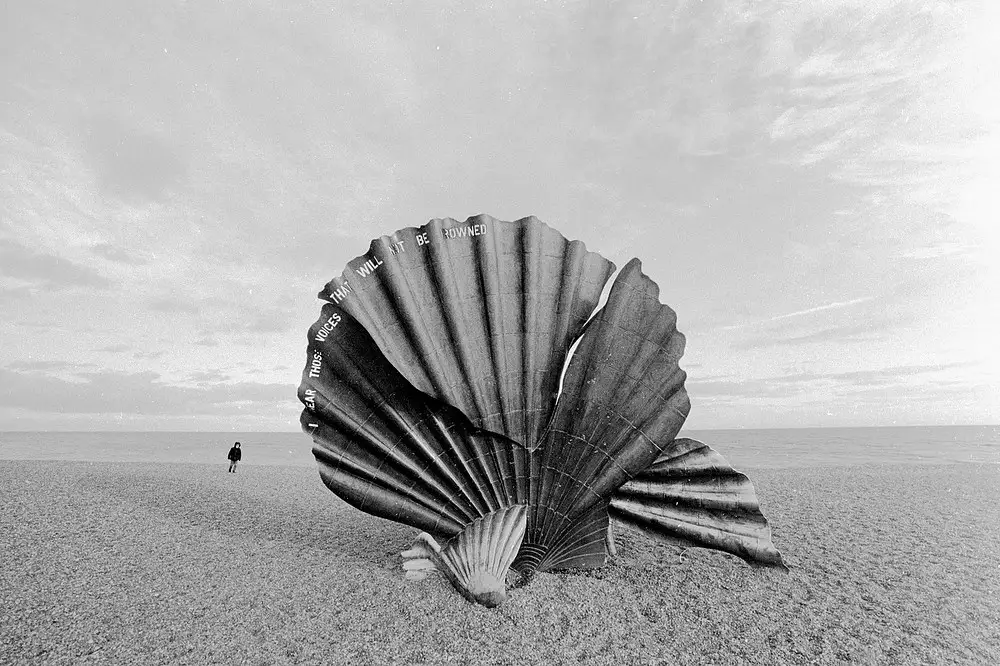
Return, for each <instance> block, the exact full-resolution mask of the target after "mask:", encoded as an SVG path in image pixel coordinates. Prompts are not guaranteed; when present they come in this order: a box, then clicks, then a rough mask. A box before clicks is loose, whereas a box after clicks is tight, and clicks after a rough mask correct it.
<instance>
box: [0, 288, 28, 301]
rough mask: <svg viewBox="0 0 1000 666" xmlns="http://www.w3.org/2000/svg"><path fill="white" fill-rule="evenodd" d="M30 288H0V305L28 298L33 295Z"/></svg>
mask: <svg viewBox="0 0 1000 666" xmlns="http://www.w3.org/2000/svg"><path fill="white" fill-rule="evenodd" d="M33 291H34V290H33V289H32V288H31V287H26V286H21V287H13V288H11V289H7V288H0V303H13V302H14V301H20V300H23V299H25V298H28V297H29V296H31V295H32V294H33Z"/></svg>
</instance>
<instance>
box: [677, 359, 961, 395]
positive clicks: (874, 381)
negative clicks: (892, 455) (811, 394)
mask: <svg viewBox="0 0 1000 666" xmlns="http://www.w3.org/2000/svg"><path fill="white" fill-rule="evenodd" d="M969 365H971V364H970V363H965V362H962V363H942V364H936V365H904V366H895V367H889V368H880V369H876V370H852V371H846V372H827V373H809V372H804V373H797V374H790V375H780V376H777V377H765V378H752V379H745V380H735V379H734V380H713V379H706V380H697V379H688V381H687V382H686V386H687V388H688V392H689V393H691V395H692V396H696V397H698V398H750V399H752V398H757V397H772V398H774V397H790V396H798V397H802V396H804V395H805V394H806V392H808V391H812V390H815V389H819V388H824V387H829V388H837V389H848V388H865V387H885V386H891V385H896V384H901V383H904V382H905V380H907V379H909V378H911V377H917V376H921V375H930V374H934V373H938V372H943V371H946V370H952V369H957V368H964V367H968V366H969ZM946 384H947V385H948V386H949V387H951V388H950V389H949V390H953V391H963V390H965V391H967V390H969V384H968V383H965V382H960V381H955V380H946V379H941V380H938V379H935V380H933V381H927V382H926V383H925V384H923V385H920V386H915V385H912V384H911V385H909V386H908V387H907V390H906V396H909V395H911V394H912V395H922V394H923V393H924V392H925V391H932V390H936V389H937V388H938V387H940V386H943V385H946ZM899 397H904V396H903V394H900V396H899Z"/></svg>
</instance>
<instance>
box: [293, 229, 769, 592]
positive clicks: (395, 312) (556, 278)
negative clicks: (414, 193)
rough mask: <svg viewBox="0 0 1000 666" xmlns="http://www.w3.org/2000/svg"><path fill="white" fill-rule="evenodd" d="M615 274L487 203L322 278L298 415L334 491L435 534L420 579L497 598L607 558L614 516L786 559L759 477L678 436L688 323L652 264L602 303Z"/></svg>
mask: <svg viewBox="0 0 1000 666" xmlns="http://www.w3.org/2000/svg"><path fill="white" fill-rule="evenodd" d="M614 271H615V266H614V265H613V264H612V263H611V262H610V261H608V260H606V259H604V258H603V257H601V256H600V255H598V254H596V253H593V252H589V251H587V249H586V248H585V247H584V245H583V243H581V242H579V241H569V240H566V239H565V238H564V237H563V236H562V235H561V234H560V233H559V232H557V231H555V230H554V229H552V228H550V227H548V226H546V225H545V224H543V223H542V222H540V221H538V220H537V219H535V218H533V217H528V218H524V219H521V220H518V221H516V222H503V221H500V220H496V219H493V218H491V217H489V216H485V215H483V216H477V217H472V218H469V219H468V220H466V221H465V222H464V223H463V222H457V221H455V220H452V219H443V220H431V221H430V222H429V223H428V224H426V225H424V226H423V227H420V228H412V227H411V228H407V229H402V230H400V231H397V232H396V233H394V234H392V235H391V236H383V237H382V238H380V239H378V240H375V241H373V242H372V244H371V248H370V249H369V251H368V253H367V254H365V255H362V256H360V257H358V258H357V259H355V260H354V261H352V262H350V263H349V264H348V266H347V268H346V269H345V270H344V272H343V274H342V275H341V276H339V277H337V278H334V279H333V280H332V281H331V282H330V283H329V284H327V285H326V287H325V288H324V289H323V291H321V292H320V294H319V296H320V298H322V299H323V300H325V301H327V303H326V304H325V305H324V306H323V309H322V313H321V315H320V318H319V320H318V321H317V322H316V323H315V324H314V325H313V326H312V327H311V328H310V330H309V347H308V358H307V361H306V367H305V370H304V371H303V374H302V383H301V385H300V387H299V399H300V400H301V401H302V402H303V404H304V405H305V409H304V410H303V412H302V427H303V429H304V430H305V431H306V432H307V433H309V434H310V435H311V436H312V438H313V442H314V447H313V453H314V454H315V456H316V460H317V462H318V463H319V471H320V476H321V478H322V479H323V482H324V483H325V484H326V485H327V487H328V488H330V490H332V491H333V492H334V493H336V494H337V495H338V496H339V497H341V498H343V499H344V500H345V501H347V502H349V503H350V504H352V505H354V506H355V507H357V508H358V509H361V510H362V511H365V512H367V513H370V514H373V515H376V516H380V517H383V518H388V519H390V520H394V521H397V522H400V523H403V524H406V525H410V526H412V527H414V528H417V529H420V530H423V532H424V533H422V534H420V536H419V537H418V538H417V541H416V543H415V544H414V546H413V547H412V548H411V549H409V550H407V551H405V552H404V553H403V557H404V559H405V563H404V569H405V570H406V575H407V577H408V578H420V577H423V576H424V575H426V574H427V573H428V572H430V571H437V572H440V573H441V574H442V575H444V576H445V577H447V578H448V579H449V580H450V581H451V582H452V584H453V585H454V586H455V587H456V589H458V590H459V592H461V593H462V594H463V596H465V597H466V598H467V599H469V600H471V601H475V602H478V603H482V604H484V605H486V606H495V605H497V604H499V603H501V602H502V601H503V600H504V599H505V598H506V578H507V573H508V570H509V569H510V568H514V569H515V570H517V571H519V572H520V573H521V574H522V576H524V577H530V575H531V574H532V573H533V572H535V571H545V570H560V569H577V568H591V567H599V566H602V565H603V564H605V563H606V562H607V561H608V558H609V557H610V556H611V554H613V552H614V538H613V532H612V528H611V523H612V521H616V522H619V523H622V524H626V525H629V526H631V527H633V528H637V529H639V530H641V531H643V532H645V533H647V534H650V535H652V536H654V537H656V538H658V539H661V540H664V541H667V542H669V543H673V544H679V545H683V546H694V547H703V548H713V549H717V550H722V551H725V552H728V553H732V554H734V555H737V556H739V557H741V558H742V559H744V560H746V561H747V562H749V563H751V564H757V565H763V566H773V567H778V568H784V564H783V563H782V561H781V555H780V554H779V553H778V551H777V550H776V549H775V547H774V545H773V543H772V541H771V531H770V528H769V526H768V524H767V521H766V520H765V518H764V516H763V515H762V514H761V511H760V507H759V504H758V502H757V497H756V494H755V492H754V488H753V485H752V484H751V482H750V480H749V479H748V478H747V477H746V476H744V475H743V474H740V473H738V472H736V471H734V470H733V469H732V468H731V467H730V466H729V464H728V463H726V461H725V460H724V459H723V458H722V456H720V455H719V454H718V453H716V452H715V451H713V450H712V449H711V448H709V447H708V446H706V445H705V444H702V443H700V442H697V441H694V440H691V439H684V438H681V439H678V438H677V434H678V432H679V431H680V429H681V426H682V424H683V423H684V419H685V418H686V416H687V414H688V411H689V408H690V404H689V402H688V397H687V393H686V392H685V390H684V380H685V376H686V375H685V373H684V371H683V370H681V369H680V367H679V366H678V361H679V360H680V357H681V354H682V353H683V351H684V336H683V335H682V334H681V333H679V332H678V331H677V328H676V315H675V314H674V312H673V311H672V310H671V309H670V308H669V307H667V306H665V305H663V304H661V303H660V302H659V298H658V293H659V289H658V288H657V286H656V284H655V283H653V281H652V280H650V279H649V278H648V277H646V276H645V275H643V273H642V271H641V266H640V263H639V261H638V260H637V259H633V260H632V261H630V262H629V263H628V264H627V265H626V266H625V267H624V268H623V269H622V270H621V271H620V272H619V273H618V275H617V277H616V278H615V280H614V282H613V284H612V286H611V290H610V293H609V295H608V297H607V302H606V303H605V305H604V306H603V307H602V308H601V309H600V311H598V312H596V313H595V312H594V310H595V309H596V307H597V305H598V303H599V301H600V299H601V295H602V293H603V291H604V289H605V285H606V284H607V282H608V281H609V279H610V278H611V276H612V274H613V273H614ZM574 345H576V347H575V349H574V350H573V353H572V354H570V352H571V349H572V348H573V347H574ZM567 359H568V363H567Z"/></svg>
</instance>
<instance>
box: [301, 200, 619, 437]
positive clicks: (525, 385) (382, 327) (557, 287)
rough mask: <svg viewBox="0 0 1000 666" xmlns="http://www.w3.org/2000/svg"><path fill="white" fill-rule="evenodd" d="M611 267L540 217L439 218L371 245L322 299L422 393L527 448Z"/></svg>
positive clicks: (545, 417) (542, 422) (537, 433)
mask: <svg viewBox="0 0 1000 666" xmlns="http://www.w3.org/2000/svg"><path fill="white" fill-rule="evenodd" d="M613 271H614V265H613V264H612V263H611V262H609V261H607V260H606V259H604V258H603V257H601V256H600V255H598V254H595V253H593V252H588V251H587V249H586V248H585V247H584V245H583V243H581V242H579V241H569V240H567V239H566V238H564V237H563V236H562V234H560V233H559V232H557V231H555V230H554V229H552V228H550V227H548V226H546V225H545V224H543V223H542V222H540V221H538V220H537V219H535V218H530V217H529V218H524V219H522V220H518V221H516V222H504V221H501V220H496V219H494V218H492V217H489V216H487V215H480V216H477V217H471V218H469V219H468V220H466V221H465V222H457V221H455V220H452V219H443V220H442V219H435V220H431V221H430V222H429V223H428V224H426V225H424V226H422V227H420V228H413V227H410V228H407V229H401V230H399V231H397V232H396V233H394V234H392V235H391V236H383V237H381V238H380V239H378V240H375V241H373V242H372V244H371V248H370V249H369V251H368V253H367V254H365V255H363V256H360V257H358V258H357V259H355V260H354V261H352V262H351V263H350V264H349V265H348V267H347V269H346V270H345V271H344V272H343V274H342V275H341V276H340V277H338V278H335V279H334V280H332V281H331V282H330V283H329V284H327V285H326V287H325V288H324V289H323V291H322V292H320V298H323V299H325V300H327V301H330V302H331V303H334V304H336V305H338V306H339V307H341V308H343V309H344V311H346V312H347V313H349V314H350V315H352V316H353V317H354V318H355V319H357V320H358V321H359V322H360V323H361V325H362V326H363V327H364V328H365V329H367V330H368V332H369V333H370V334H371V335H372V337H373V338H374V339H375V341H376V343H377V344H378V346H379V348H380V349H381V350H382V351H383V353H384V354H385V356H386V357H387V358H388V359H389V362H390V363H391V364H392V365H394V366H395V367H396V368H397V369H398V370H399V371H400V372H401V373H402V374H403V376H405V377H406V378H407V379H408V380H409V381H410V382H411V383H412V384H413V385H414V386H415V387H416V388H417V389H419V390H421V391H423V392H425V393H428V394H430V395H433V396H435V397H437V398H440V399H441V400H443V401H444V402H446V403H448V404H450V405H453V406H454V407H456V408H458V409H459V410H460V411H461V412H462V413H464V414H465V415H466V416H467V417H468V418H469V419H470V420H471V421H472V423H473V424H474V425H476V426H478V427H480V428H484V429H487V430H490V431H493V432H496V433H500V434H502V435H504V436H506V437H510V438H511V439H513V440H515V441H518V442H521V443H522V444H524V445H525V446H528V447H531V446H534V444H535V443H536V442H537V441H538V439H539V436H540V434H541V431H542V429H543V428H544V427H545V424H546V423H547V422H548V420H549V417H550V415H551V412H552V407H553V405H554V404H555V399H556V393H557V391H558V385H559V376H560V374H561V372H562V367H563V361H564V359H565V358H566V353H567V351H568V350H569V348H570V346H571V345H572V344H573V341H574V340H575V339H576V338H577V337H578V336H579V334H580V331H581V329H582V328H583V325H584V324H585V323H586V321H587V319H588V318H589V317H590V315H591V314H592V313H593V311H594V308H595V307H596V306H597V303H598V301H599V300H600V297H601V292H602V290H603V289H604V285H605V283H606V282H607V280H608V277H609V276H610V275H611V274H612V272H613Z"/></svg>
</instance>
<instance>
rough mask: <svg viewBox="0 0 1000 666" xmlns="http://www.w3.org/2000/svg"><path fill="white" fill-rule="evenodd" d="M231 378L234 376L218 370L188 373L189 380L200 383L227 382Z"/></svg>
mask: <svg viewBox="0 0 1000 666" xmlns="http://www.w3.org/2000/svg"><path fill="white" fill-rule="evenodd" d="M231 379H232V377H231V376H230V375H227V374H224V373H222V372H219V371H218V370H196V371H194V372H190V373H188V376H187V381H189V382H196V383H199V384H205V383H217V382H227V381H229V380H231Z"/></svg>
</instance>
